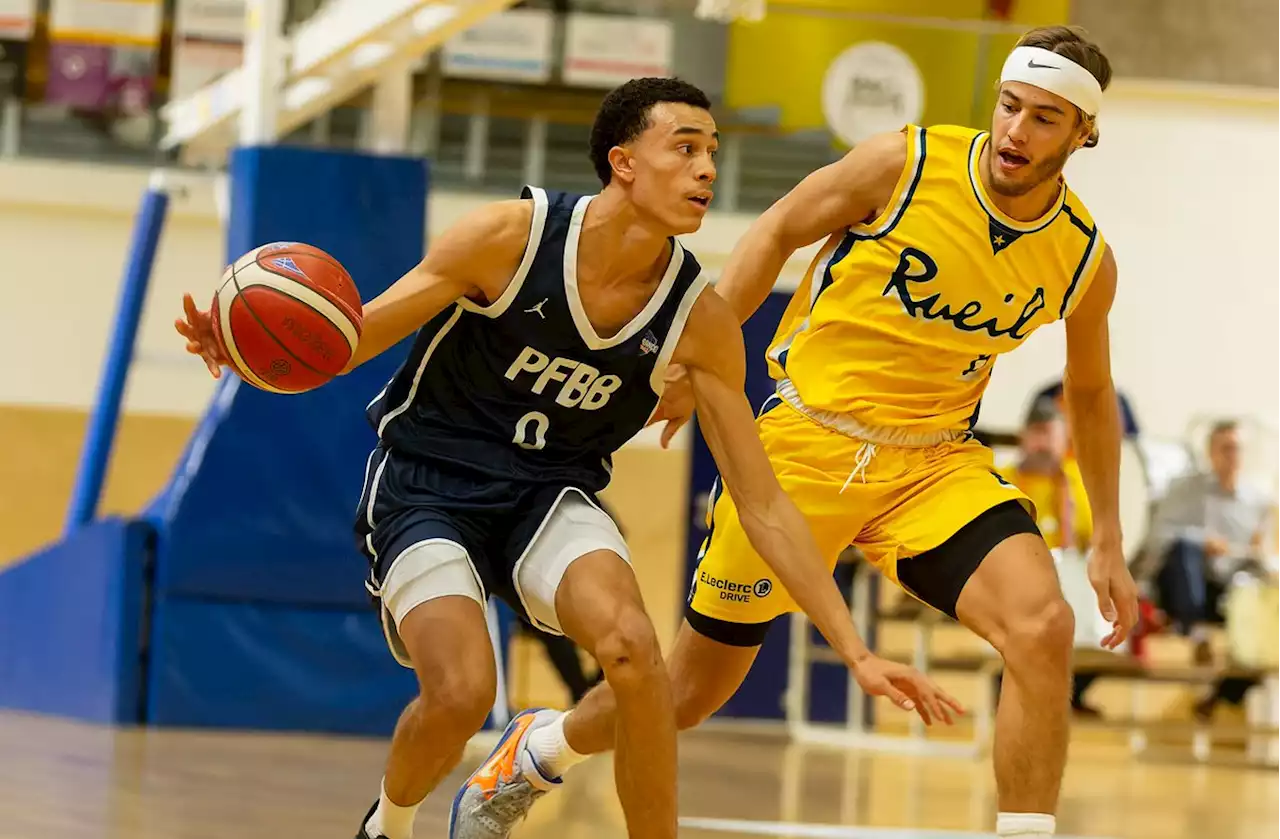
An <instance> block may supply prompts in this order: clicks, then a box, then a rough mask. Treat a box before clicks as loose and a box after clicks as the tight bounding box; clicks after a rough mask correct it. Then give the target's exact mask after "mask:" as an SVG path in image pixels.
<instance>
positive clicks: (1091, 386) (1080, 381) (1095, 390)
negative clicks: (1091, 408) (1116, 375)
mask: <svg viewBox="0 0 1280 839" xmlns="http://www.w3.org/2000/svg"><path fill="white" fill-rule="evenodd" d="M1062 390H1063V393H1064V394H1065V395H1066V399H1067V403H1068V404H1074V405H1085V404H1090V403H1092V402H1094V401H1097V400H1100V399H1104V398H1113V397H1114V395H1115V392H1116V386H1115V382H1113V381H1112V379H1111V374H1110V373H1109V372H1107V371H1087V372H1084V373H1083V374H1081V373H1080V372H1072V370H1071V369H1070V368H1068V369H1067V373H1066V375H1065V376H1063V379H1062Z"/></svg>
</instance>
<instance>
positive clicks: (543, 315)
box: [525, 297, 551, 320]
mask: <svg viewBox="0 0 1280 839" xmlns="http://www.w3.org/2000/svg"><path fill="white" fill-rule="evenodd" d="M550 299H551V298H550V297H544V298H542V302H541V303H539V304H538V305H536V306H534V307H533V308H531V309H525V312H526V313H528V314H536V315H537V316H538V317H540V318H542V319H543V320H546V319H547V316H546V313H544V312H543V311H542V307H543V306H545V305H547V301H548V300H550Z"/></svg>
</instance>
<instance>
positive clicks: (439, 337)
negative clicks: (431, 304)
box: [378, 303, 463, 438]
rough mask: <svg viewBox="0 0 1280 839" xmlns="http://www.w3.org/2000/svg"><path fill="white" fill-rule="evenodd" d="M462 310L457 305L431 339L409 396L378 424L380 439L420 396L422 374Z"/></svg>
mask: <svg viewBox="0 0 1280 839" xmlns="http://www.w3.org/2000/svg"><path fill="white" fill-rule="evenodd" d="M462 309H463V307H462V304H460V303H459V304H458V305H455V306H454V307H453V314H452V315H450V316H449V319H448V320H447V321H445V322H444V325H443V326H441V327H440V328H439V329H438V330H437V331H436V334H435V335H433V336H432V337H431V343H430V344H427V349H426V351H425V352H423V353H422V360H421V361H419V362H418V369H417V370H415V371H414V373H413V382H412V384H410V385H409V394H408V395H407V396H406V397H405V398H404V401H403V402H401V403H400V404H399V405H397V406H396V407H395V408H393V409H391V410H390V411H388V412H387V413H386V414H385V415H383V417H382V421H381V422H379V423H378V437H379V438H381V437H382V433H383V432H384V431H386V430H387V423H389V422H391V421H392V420H393V419H395V418H396V417H398V416H400V415H401V414H403V413H404V412H405V411H407V410H409V406H410V405H412V404H413V400H414V397H416V396H417V395H418V386H419V385H420V384H422V374H423V373H425V372H426V370H427V362H429V361H430V360H431V356H432V355H433V354H434V353H435V351H436V348H437V347H439V346H440V342H441V341H443V340H444V336H445V335H447V334H449V330H450V329H453V327H454V324H456V323H457V322H458V318H460V317H462Z"/></svg>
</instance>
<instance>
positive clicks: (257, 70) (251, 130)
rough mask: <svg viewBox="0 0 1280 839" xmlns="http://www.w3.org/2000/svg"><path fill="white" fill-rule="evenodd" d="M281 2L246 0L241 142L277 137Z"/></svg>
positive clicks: (281, 62)
mask: <svg viewBox="0 0 1280 839" xmlns="http://www.w3.org/2000/svg"><path fill="white" fill-rule="evenodd" d="M284 2H285V0H247V2H246V3H245V9H244V24H245V25H244V65H243V67H244V69H243V72H244V90H245V106H244V109H243V110H242V111H241V112H240V145H242V146H265V145H271V144H273V143H274V142H275V141H276V115H277V114H278V113H279V110H280V87H281V84H282V82H283V80H284V78H285V59H286V55H285V52H286V48H285V40H284V34H283V30H284Z"/></svg>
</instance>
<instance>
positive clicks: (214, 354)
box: [173, 294, 227, 379]
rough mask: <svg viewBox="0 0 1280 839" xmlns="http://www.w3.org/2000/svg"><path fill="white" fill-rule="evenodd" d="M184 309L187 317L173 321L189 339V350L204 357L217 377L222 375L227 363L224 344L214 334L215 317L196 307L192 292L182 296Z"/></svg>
mask: <svg viewBox="0 0 1280 839" xmlns="http://www.w3.org/2000/svg"><path fill="white" fill-rule="evenodd" d="M182 309H183V313H184V315H185V317H180V318H178V319H177V320H175V321H174V322H173V326H174V328H175V329H177V330H178V334H179V335H181V336H182V337H183V338H186V339H187V352H189V353H191V354H192V355H198V356H200V357H201V358H202V359H204V364H205V366H206V367H208V368H209V373H210V374H211V375H212V376H213V377H214V378H215V379H218V378H221V377H222V365H223V364H226V363H227V360H226V358H225V356H224V355H223V350H222V344H221V343H219V342H218V339H217V337H216V336H215V335H214V334H213V319H212V318H211V317H210V316H209V313H208V312H202V311H200V310H199V309H197V308H196V301H195V300H193V299H192V298H191V295H190V294H184V295H183V296H182Z"/></svg>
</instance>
